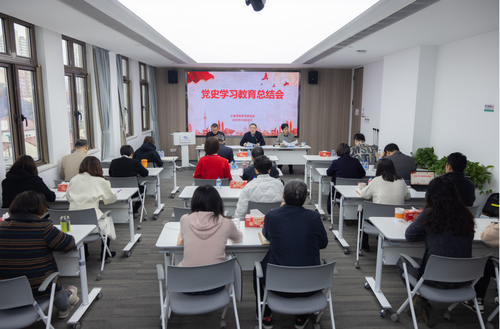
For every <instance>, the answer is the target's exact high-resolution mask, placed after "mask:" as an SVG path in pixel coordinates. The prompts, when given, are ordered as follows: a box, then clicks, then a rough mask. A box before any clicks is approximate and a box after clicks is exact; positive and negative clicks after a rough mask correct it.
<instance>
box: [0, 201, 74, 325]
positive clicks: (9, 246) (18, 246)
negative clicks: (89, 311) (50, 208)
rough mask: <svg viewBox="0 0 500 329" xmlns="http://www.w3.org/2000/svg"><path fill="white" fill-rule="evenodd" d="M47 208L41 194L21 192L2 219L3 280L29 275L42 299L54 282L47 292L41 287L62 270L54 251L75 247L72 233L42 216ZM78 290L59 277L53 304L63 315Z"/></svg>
mask: <svg viewBox="0 0 500 329" xmlns="http://www.w3.org/2000/svg"><path fill="white" fill-rule="evenodd" d="M46 212H47V201H45V198H44V196H43V195H42V194H40V193H37V192H34V191H27V192H21V193H19V194H18V195H17V196H16V197H15V198H14V200H13V201H12V204H11V205H10V208H9V213H10V217H9V218H8V219H6V220H5V221H3V222H0V250H1V252H0V280H5V279H11V278H16V277H19V276H23V275H26V277H27V278H28V280H29V282H30V285H31V289H32V291H33V297H34V298H35V299H36V300H37V301H38V302H39V303H40V302H42V301H43V300H47V299H49V298H50V289H51V287H52V285H49V286H48V288H47V290H45V291H44V292H39V291H38V288H40V286H41V284H42V282H43V281H44V280H45V279H46V278H47V277H48V276H49V275H51V274H52V273H54V272H58V271H59V270H58V268H57V264H56V261H55V259H54V256H53V255H52V251H63V252H66V251H71V250H73V249H74V248H75V239H74V238H73V237H72V236H71V235H69V234H66V233H63V232H61V231H59V230H58V229H57V228H56V227H54V225H53V224H52V221H51V220H50V219H43V218H42V216H43V215H44V214H45V213H46ZM23 232H25V233H23ZM27 246H29V248H27ZM77 292H78V288H76V287H74V286H68V288H67V289H64V288H63V287H62V284H61V281H60V280H59V278H58V279H57V284H56V291H55V297H54V306H55V307H56V308H57V309H58V310H59V318H60V319H65V318H67V317H68V316H69V313H70V312H71V309H72V308H73V306H74V305H76V304H77V303H78V301H79V300H80V298H78V295H77ZM44 326H45V325H44Z"/></svg>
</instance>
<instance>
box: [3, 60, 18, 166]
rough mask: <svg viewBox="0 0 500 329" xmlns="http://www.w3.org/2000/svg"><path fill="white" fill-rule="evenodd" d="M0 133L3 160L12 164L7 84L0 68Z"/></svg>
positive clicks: (5, 71)
mask: <svg viewBox="0 0 500 329" xmlns="http://www.w3.org/2000/svg"><path fill="white" fill-rule="evenodd" d="M0 116H1V117H0V133H1V134H2V146H3V159H4V161H5V164H6V165H11V164H13V163H14V155H15V153H14V147H13V145H12V125H11V122H10V119H9V118H10V117H11V115H10V100H9V83H8V80H7V68H5V67H0Z"/></svg>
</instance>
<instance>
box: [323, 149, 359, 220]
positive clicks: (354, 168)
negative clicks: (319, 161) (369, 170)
mask: <svg viewBox="0 0 500 329" xmlns="http://www.w3.org/2000/svg"><path fill="white" fill-rule="evenodd" d="M349 151H350V149H349V145H347V144H346V143H340V144H339V146H337V149H336V150H335V153H337V156H338V159H336V160H333V161H332V164H331V165H330V167H329V168H328V170H327V171H326V174H327V175H328V176H331V177H332V182H333V184H335V183H336V182H337V177H342V178H363V177H365V174H366V172H365V169H363V166H362V165H361V163H360V162H359V160H357V159H356V158H351V157H350V156H349ZM332 191H334V190H333V189H332ZM332 191H330V193H329V194H328V204H327V209H328V213H331V204H330V200H331V194H332V193H331V192H332ZM334 198H336V197H334Z"/></svg>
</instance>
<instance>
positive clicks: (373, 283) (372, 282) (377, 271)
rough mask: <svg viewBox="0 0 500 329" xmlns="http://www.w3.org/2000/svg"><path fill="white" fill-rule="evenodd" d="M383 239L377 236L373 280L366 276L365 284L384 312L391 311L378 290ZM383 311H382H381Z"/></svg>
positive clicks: (380, 279) (380, 277)
mask: <svg viewBox="0 0 500 329" xmlns="http://www.w3.org/2000/svg"><path fill="white" fill-rule="evenodd" d="M383 243H384V237H383V236H382V234H379V236H378V246H377V265H376V267H375V279H373V277H371V276H366V277H365V279H366V282H367V285H368V286H369V287H370V288H371V289H372V291H373V293H374V294H375V297H377V299H378V302H379V303H380V305H381V306H382V308H383V309H384V310H387V309H391V308H392V306H391V304H390V303H389V301H388V300H387V298H385V295H384V293H383V292H382V290H381V289H380V286H381V283H382V265H383V260H384V247H383ZM367 285H366V284H365V288H367V289H368V286H367ZM382 311H383V310H382Z"/></svg>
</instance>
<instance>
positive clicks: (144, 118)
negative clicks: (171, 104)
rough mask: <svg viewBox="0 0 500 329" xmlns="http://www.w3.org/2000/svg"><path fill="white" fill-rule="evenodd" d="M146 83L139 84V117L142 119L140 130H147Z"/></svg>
mask: <svg viewBox="0 0 500 329" xmlns="http://www.w3.org/2000/svg"><path fill="white" fill-rule="evenodd" d="M147 90H148V89H147V87H146V85H142V86H141V104H142V108H141V119H142V130H147V129H148V128H149V127H148V99H147V95H148V91H147Z"/></svg>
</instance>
